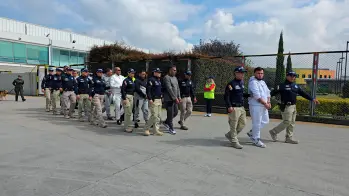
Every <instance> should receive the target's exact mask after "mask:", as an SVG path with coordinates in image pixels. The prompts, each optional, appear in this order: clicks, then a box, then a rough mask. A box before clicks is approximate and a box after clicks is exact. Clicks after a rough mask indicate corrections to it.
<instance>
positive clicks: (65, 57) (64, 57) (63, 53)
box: [59, 50, 70, 67]
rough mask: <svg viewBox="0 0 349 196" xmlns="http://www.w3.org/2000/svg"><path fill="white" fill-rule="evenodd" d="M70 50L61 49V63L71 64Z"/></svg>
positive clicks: (63, 64) (62, 64) (61, 64)
mask: <svg viewBox="0 0 349 196" xmlns="http://www.w3.org/2000/svg"><path fill="white" fill-rule="evenodd" d="M69 53H70V52H69V50H60V57H59V65H60V66H61V67H62V66H65V65H69Z"/></svg>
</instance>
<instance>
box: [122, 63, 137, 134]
mask: <svg viewBox="0 0 349 196" xmlns="http://www.w3.org/2000/svg"><path fill="white" fill-rule="evenodd" d="M127 73H128V77H127V78H126V79H125V80H124V81H123V82H122V86H121V98H122V101H123V107H124V110H125V123H124V125H125V131H126V132H128V133H131V132H132V131H133V130H132V128H130V125H131V116H132V108H133V97H134V93H135V89H136V88H135V83H134V82H133V79H132V78H133V77H134V75H135V70H134V69H132V68H130V69H128V72H127Z"/></svg>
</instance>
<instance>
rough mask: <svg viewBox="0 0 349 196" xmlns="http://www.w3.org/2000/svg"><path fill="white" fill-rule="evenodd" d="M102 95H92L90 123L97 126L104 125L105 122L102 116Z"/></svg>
mask: <svg viewBox="0 0 349 196" xmlns="http://www.w3.org/2000/svg"><path fill="white" fill-rule="evenodd" d="M103 101H104V95H99V94H95V95H94V96H93V99H92V102H93V112H92V118H91V123H92V124H94V125H96V124H98V125H99V126H105V125H106V123H105V121H104V118H103V112H102V110H103V107H104V103H103Z"/></svg>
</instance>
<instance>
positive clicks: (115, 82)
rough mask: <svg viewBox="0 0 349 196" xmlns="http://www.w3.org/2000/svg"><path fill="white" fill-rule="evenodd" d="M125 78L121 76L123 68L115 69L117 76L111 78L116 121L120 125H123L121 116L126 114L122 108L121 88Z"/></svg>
mask: <svg viewBox="0 0 349 196" xmlns="http://www.w3.org/2000/svg"><path fill="white" fill-rule="evenodd" d="M124 80H125V77H124V76H122V75H121V68H120V67H115V74H114V75H112V76H111V78H110V89H111V92H112V93H113V102H114V106H115V119H116V123H117V124H118V125H121V122H122V121H121V119H120V118H121V115H122V114H123V113H124V111H123V108H122V107H121V86H122V82H123V81H124Z"/></svg>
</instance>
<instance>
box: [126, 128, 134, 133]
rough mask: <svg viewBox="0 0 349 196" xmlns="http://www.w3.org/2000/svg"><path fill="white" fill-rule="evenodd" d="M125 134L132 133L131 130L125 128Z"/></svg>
mask: <svg viewBox="0 0 349 196" xmlns="http://www.w3.org/2000/svg"><path fill="white" fill-rule="evenodd" d="M125 132H127V133H132V132H133V130H132V128H127V129H125Z"/></svg>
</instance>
